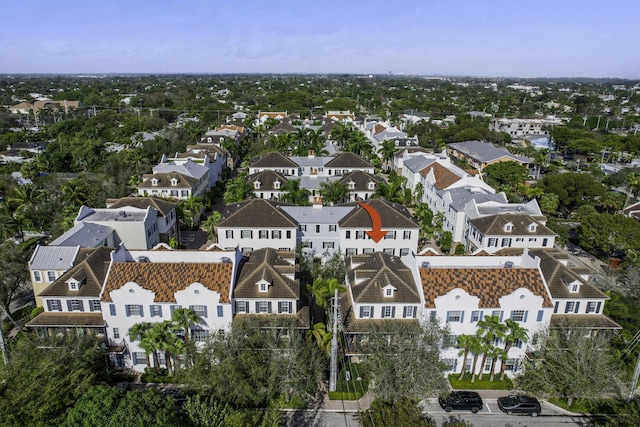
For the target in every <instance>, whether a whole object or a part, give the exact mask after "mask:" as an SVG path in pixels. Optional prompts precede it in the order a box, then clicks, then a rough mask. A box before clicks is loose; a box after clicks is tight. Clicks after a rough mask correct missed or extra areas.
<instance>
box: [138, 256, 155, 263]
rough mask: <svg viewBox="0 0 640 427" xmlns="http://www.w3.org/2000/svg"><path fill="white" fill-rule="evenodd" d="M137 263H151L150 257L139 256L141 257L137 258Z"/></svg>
mask: <svg viewBox="0 0 640 427" xmlns="http://www.w3.org/2000/svg"><path fill="white" fill-rule="evenodd" d="M136 261H138V262H151V261H150V260H149V257H147V256H144V255H143V256H139V257H137V258H136Z"/></svg>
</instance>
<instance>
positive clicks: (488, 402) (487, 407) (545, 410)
mask: <svg viewBox="0 0 640 427" xmlns="http://www.w3.org/2000/svg"><path fill="white" fill-rule="evenodd" d="M482 402H483V403H484V408H483V409H482V411H480V412H478V413H479V414H482V413H485V414H491V413H499V414H502V413H503V412H502V411H501V410H500V408H498V399H493V398H483V399H482ZM421 405H422V407H423V408H424V409H423V411H424V412H426V413H427V414H446V412H445V411H444V409H442V408H441V407H440V404H438V399H435V398H434V399H427V400H425V401H423V402H421ZM540 405H541V406H542V414H541V415H565V413H564V412H561V411H560V410H558V409H557V408H556V407H555V406H553V405H550V404H548V403H547V402H545V401H541V402H540ZM466 413H469V414H470V413H471V411H459V410H455V411H452V412H450V414H453V415H455V414H466Z"/></svg>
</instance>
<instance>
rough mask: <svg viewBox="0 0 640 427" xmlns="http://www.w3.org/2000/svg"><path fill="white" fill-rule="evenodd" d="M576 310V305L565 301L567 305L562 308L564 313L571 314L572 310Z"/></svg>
mask: <svg viewBox="0 0 640 427" xmlns="http://www.w3.org/2000/svg"><path fill="white" fill-rule="evenodd" d="M575 308H576V303H575V302H574V301H567V304H566V305H565V306H564V312H565V313H573V310H575Z"/></svg>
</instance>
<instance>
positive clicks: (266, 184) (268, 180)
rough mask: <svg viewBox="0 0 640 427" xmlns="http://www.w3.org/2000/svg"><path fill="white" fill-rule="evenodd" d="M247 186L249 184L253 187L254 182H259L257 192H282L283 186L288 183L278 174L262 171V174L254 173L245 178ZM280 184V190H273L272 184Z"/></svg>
mask: <svg viewBox="0 0 640 427" xmlns="http://www.w3.org/2000/svg"><path fill="white" fill-rule="evenodd" d="M245 181H246V182H247V184H250V185H251V187H253V185H254V183H255V182H256V181H259V182H260V188H259V190H284V186H285V185H286V183H287V182H288V181H289V180H288V179H287V178H285V176H284V175H282V174H281V173H279V172H275V171H272V170H264V171H262V172H258V173H254V174H253V175H249V176H247V177H246V178H245ZM276 181H279V182H280V188H275V185H274V182H276Z"/></svg>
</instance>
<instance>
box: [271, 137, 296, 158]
mask: <svg viewBox="0 0 640 427" xmlns="http://www.w3.org/2000/svg"><path fill="white" fill-rule="evenodd" d="M294 135H295V134H293V133H283V134H280V135H274V136H273V137H271V143H272V144H273V148H274V149H275V150H276V151H279V152H281V153H285V154H288V153H289V152H290V151H291V149H292V148H293V146H294V145H295V140H294Z"/></svg>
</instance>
